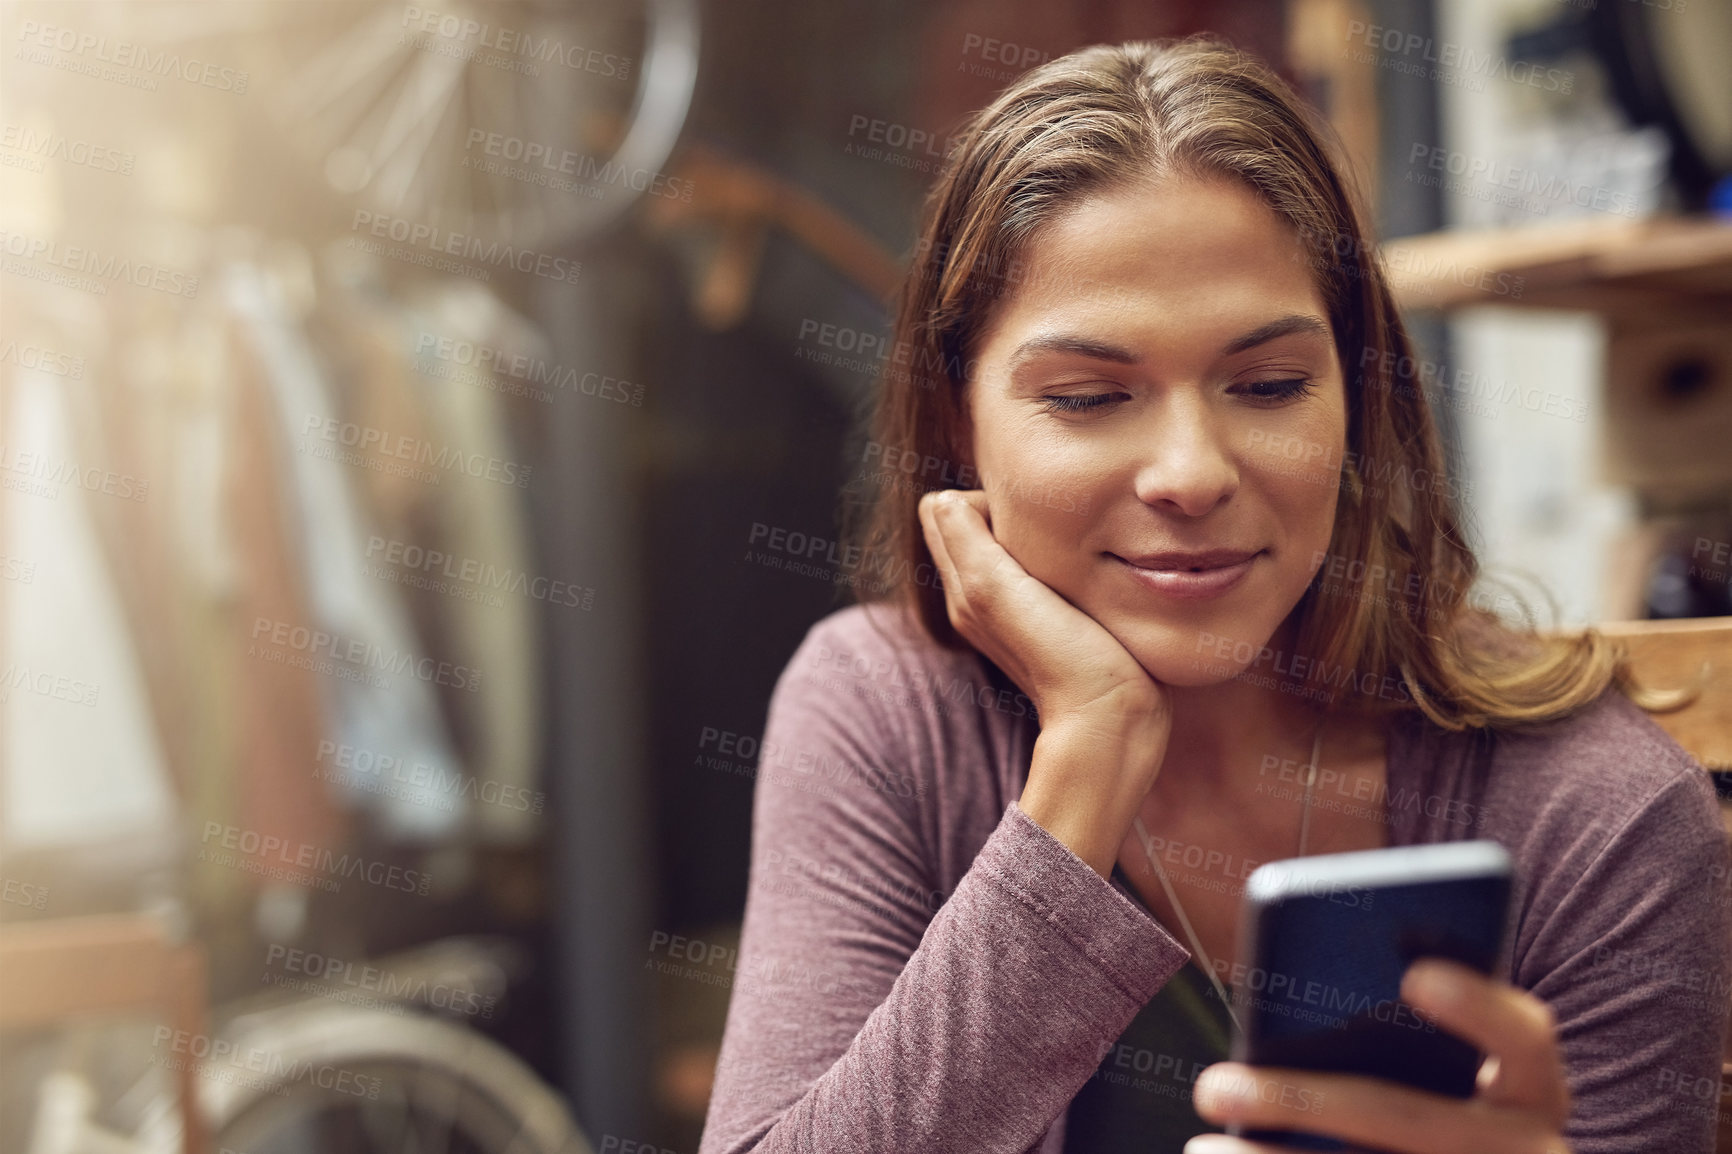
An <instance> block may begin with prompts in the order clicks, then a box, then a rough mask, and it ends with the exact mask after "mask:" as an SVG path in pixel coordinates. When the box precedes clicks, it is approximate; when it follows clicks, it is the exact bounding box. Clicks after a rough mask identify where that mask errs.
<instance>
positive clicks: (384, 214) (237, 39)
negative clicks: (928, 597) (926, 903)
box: [0, 0, 1732, 1154]
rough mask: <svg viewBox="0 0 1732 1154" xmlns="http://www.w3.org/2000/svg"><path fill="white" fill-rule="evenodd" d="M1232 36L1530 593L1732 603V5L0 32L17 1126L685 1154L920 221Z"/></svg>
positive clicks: (425, 15)
mask: <svg viewBox="0 0 1732 1154" xmlns="http://www.w3.org/2000/svg"><path fill="white" fill-rule="evenodd" d="M1199 31H1210V32H1216V33H1219V34H1221V35H1223V36H1225V37H1227V38H1228V39H1230V40H1231V41H1233V42H1234V43H1235V44H1237V45H1238V46H1240V47H1242V48H1244V49H1247V50H1249V51H1251V52H1254V53H1256V54H1257V55H1258V56H1260V57H1262V58H1263V59H1265V60H1266V61H1268V62H1269V63H1270V64H1271V65H1273V66H1274V67H1275V68H1276V69H1277V70H1278V71H1279V72H1280V73H1281V74H1282V75H1283V76H1285V77H1286V78H1287V79H1289V80H1290V81H1291V82H1292V83H1293V84H1294V85H1295V87H1296V88H1297V89H1298V90H1299V91H1300V92H1301V93H1302V94H1304V95H1305V97H1306V98H1307V99H1309V100H1310V101H1312V102H1313V103H1315V104H1316V105H1317V107H1318V108H1319V109H1320V110H1322V112H1323V113H1324V114H1325V115H1326V116H1327V117H1328V119H1329V120H1330V121H1331V122H1332V123H1333V124H1334V125H1335V127H1336V129H1337V130H1338V132H1339V133H1340V135H1341V138H1342V140H1343V141H1344V143H1345V145H1346V148H1347V150H1348V153H1349V155H1350V156H1351V158H1352V161H1353V165H1354V169H1355V172H1354V175H1355V178H1356V179H1358V180H1359V181H1360V182H1361V184H1362V187H1363V189H1364V191H1365V194H1366V197H1367V200H1368V203H1370V204H1371V205H1373V206H1374V208H1375V215H1376V220H1377V225H1378V229H1379V236H1380V237H1381V238H1382V239H1383V241H1384V247H1385V257H1386V260H1387V263H1388V265H1389V267H1390V269H1391V271H1392V274H1393V278H1394V283H1395V285H1396V288H1397V291H1398V293H1399V295H1400V299H1401V302H1402V304H1403V306H1404V308H1405V309H1406V311H1407V314H1408V316H1409V318H1410V320H1411V322H1412V324H1413V326H1414V331H1415V333H1416V335H1417V337H1418V338H1419V340H1420V342H1421V345H1422V346H1423V349H1424V359H1425V361H1426V362H1427V366H1426V368H1425V370H1424V373H1423V382H1424V384H1423V387H1424V388H1425V389H1426V395H1427V397H1428V398H1429V399H1430V400H1431V402H1432V403H1433V406H1434V411H1435V412H1436V414H1437V417H1438V420H1439V423H1440V425H1441V428H1442V429H1443V431H1444V435H1445V439H1446V441H1447V444H1448V447H1449V451H1450V454H1451V459H1452V461H1453V462H1454V467H1455V469H1456V470H1457V481H1458V484H1459V488H1460V491H1461V494H1462V497H1463V503H1464V506H1465V508H1466V510H1467V514H1468V520H1469V524H1470V526H1471V531H1472V533H1473V535H1474V541H1475V544H1476V545H1477V546H1478V547H1479V548H1480V550H1481V551H1482V555H1483V557H1484V558H1485V560H1486V562H1487V563H1488V566H1489V568H1490V569H1491V571H1492V573H1493V574H1494V575H1496V576H1498V577H1499V578H1500V579H1502V580H1505V581H1508V582H1514V583H1516V584H1517V585H1519V586H1520V587H1521V588H1522V590H1523V591H1524V592H1526V593H1530V594H1531V593H1534V592H1536V591H1538V592H1540V593H1541V594H1543V595H1544V596H1549V597H1550V599H1551V602H1552V605H1553V608H1554V614H1553V617H1552V619H1551V623H1553V624H1558V625H1569V624H1581V623H1587V622H1591V621H1612V620H1633V619H1644V618H1694V617H1711V616H1718V615H1725V614H1728V613H1732V601H1729V599H1728V590H1729V585H1728V579H1729V571H1732V449H1729V448H1728V446H1729V445H1732V377H1729V373H1732V337H1729V335H1728V321H1729V319H1732V307H1729V306H1732V222H1729V220H1728V214H1729V213H1732V193H1729V189H1728V182H1727V172H1728V170H1729V169H1732V90H1729V84H1732V81H1729V79H1728V78H1729V76H1732V70H1729V69H1728V68H1727V67H1726V60H1727V58H1728V55H1729V54H1732V2H1729V0H1688V3H1686V2H1685V0H1654V2H1650V3H1642V2H1632V0H1577V2H1566V3H1559V2H1555V0H1522V2H1517V0H1459V2H1452V3H1448V4H1442V3H1430V2H1420V0H1413V2H1395V0H1390V2H1378V3H1373V2H1369V0H1289V2H1286V3H1281V2H1277V0H1223V2H1218V3H1212V4H1204V3H1181V2H1176V0H1172V2H1168V0H1122V2H1121V0H1087V2H1079V3H1074V4H1052V3H1047V2H1036V0H1009V2H999V3H986V2H984V0H960V2H947V0H938V2H930V0H929V2H925V3H918V4H917V3H913V2H911V0H889V2H886V3H882V4H876V5H872V6H865V5H852V6H842V5H836V6H823V5H812V4H808V3H791V2H785V0H745V2H735V3H729V4H725V5H724V4H721V3H715V2H703V0H586V2H585V3H582V4H578V3H567V2H562V0H499V2H491V3H489V2H479V0H467V2H465V0H429V3H428V4H426V5H420V6H418V5H407V4H401V3H397V2H395V0H343V2H332V0H220V2H219V0H209V2H191V3H188V2H181V0H131V2H107V0H105V2H94V0H93V2H88V3H84V2H65V3H25V2H16V0H6V2H5V3H3V4H0V41H3V44H4V53H3V56H0V261H3V264H0V781H3V790H0V882H3V887H4V892H3V895H0V896H3V898H4V900H3V901H0V967H4V971H3V972H0V1030H4V1035H3V1036H0V1149H3V1150H5V1151H27V1152H28V1154H74V1152H79V1151H87V1150H88V1151H105V1152H117V1154H124V1152H126V1151H139V1152H143V1151H162V1152H164V1154H167V1152H168V1151H179V1150H183V1149H189V1150H195V1149H196V1150H208V1151H215V1150H219V1149H224V1150H237V1151H240V1150H244V1151H249V1152H252V1154H275V1152H287V1151H349V1150H390V1151H416V1152H420V1151H428V1152H432V1151H440V1152H445V1151H450V1152H457V1151H468V1150H507V1149H510V1150H514V1151H534V1150H543V1149H545V1150H568V1151H585V1150H589V1149H595V1150H599V1151H608V1150H615V1151H622V1152H631V1151H639V1150H643V1151H656V1152H659V1154H668V1152H670V1151H671V1152H677V1154H692V1152H694V1151H695V1150H696V1148H697V1145H698V1139H699V1134H700V1130H701V1126H702V1121H703V1117H704V1111H705V1108H706V1103H707V1100H708V1094H709V1087H710V1080H711V1076H712V1072H713V1068H714V1062H715V1054H716V1049H717V1045H718V1043H719V1039H720V1036H721V1031H722V1026H723V1022H724V1020H725V1015H726V1011H727V1000H728V990H729V986H730V982H731V979H732V970H733V964H734V956H735V955H734V949H735V946H736V944H737V930H738V924H739V919H740V915H741V912H742V909H743V906H744V900H745V884H746V876H747V863H748V850H749V844H750V840H749V839H750V832H751V831H750V818H751V801H752V790H753V785H754V775H755V772H756V767H757V758H758V752H759V751H758V738H759V735H760V734H761V732H762V728H763V722H764V712H765V707H766V704H767V701H768V696H769V692H770V689H771V687H772V685H773V684H774V682H775V679H776V677H777V675H778V674H779V673H780V671H781V669H782V667H783V665H784V663H785V662H786V661H787V659H788V657H789V655H790V654H791V653H792V652H793V650H794V648H795V646H796V645H797V644H798V642H799V641H800V639H801V637H802V636H803V635H804V632H805V630H806V629H807V627H808V626H809V625H810V624H811V623H812V622H814V621H815V620H817V619H818V618H820V617H822V616H823V615H825V614H826V613H828V612H831V611H832V610H834V609H836V608H839V607H840V606H842V605H843V604H846V603H847V602H848V600H849V599H850V588H851V583H852V578H853V577H854V576H855V575H854V574H852V573H850V572H849V571H848V570H847V568H846V567H845V566H844V564H843V563H842V559H841V558H840V557H839V555H838V554H837V552H836V551H835V550H834V549H833V548H832V543H833V542H834V541H835V540H836V538H837V535H838V527H839V516H840V513H841V510H842V507H843V504H844V503H845V502H847V501H851V500H860V499H863V498H864V497H865V496H866V495H868V494H869V493H870V492H871V491H872V489H873V487H874V486H875V485H878V484H882V483H885V482H886V481H887V480H888V481H890V482H892V483H894V482H896V481H897V480H898V476H897V474H896V473H895V470H896V469H898V468H899V467H900V466H898V465H897V464H896V463H894V462H887V461H885V460H883V459H882V453H881V452H878V453H874V452H873V451H872V450H873V448H874V447H873V446H867V445H866V444H865V442H864V438H863V433H862V430H861V427H860V421H861V419H862V418H863V416H864V414H865V412H866V407H867V406H868V404H869V403H870V400H871V397H872V394H873V390H874V387H875V383H876V380H877V377H878V374H879V373H880V371H881V370H882V369H883V368H884V367H886V366H887V365H888V364H889V340H888V325H889V317H888V313H887V309H886V302H887V299H888V297H889V295H890V293H892V292H893V291H894V288H895V285H896V282H897V278H898V276H899V275H900V270H901V269H902V268H903V267H904V263H905V261H906V259H907V256H908V254H909V252H910V249H911V245H912V241H913V232H914V227H915V220H916V214H917V210H918V207H919V204H920V201H921V198H922V196H923V194H924V192H925V190H926V189H927V187H928V186H929V184H930V183H931V181H932V179H933V176H934V174H935V173H936V171H937V169H938V166H939V165H940V163H941V162H942V159H943V157H944V155H945V151H946V147H947V141H948V140H949V138H950V137H951V135H952V134H953V133H954V132H955V131H956V130H957V128H958V127H959V126H960V124H961V123H962V121H963V119H964V118H965V117H966V115H967V114H968V113H969V112H970V111H972V110H974V109H976V108H978V107H980V106H982V105H983V104H985V103H986V102H987V101H989V100H990V98H991V97H992V96H993V95H994V93H995V92H997V91H998V90H999V89H1000V88H1002V87H1003V86H1004V85H1005V84H1006V83H1007V82H1009V81H1010V80H1012V79H1013V78H1014V77H1016V76H1017V75H1019V74H1020V73H1021V72H1023V71H1024V70H1026V69H1027V68H1029V67H1032V66H1034V65H1035V64H1038V63H1040V62H1043V61H1045V60H1048V59H1051V58H1053V57H1055V56H1058V55H1062V54H1063V53H1065V52H1067V51H1070V50H1072V49H1074V48H1077V47H1081V46H1084V45H1087V44H1092V43H1099V42H1106V41H1120V40H1126V39H1137V38H1149V37H1165V36H1179V35H1185V34H1189V33H1193V32H1199ZM1487 595H1488V596H1490V595H1491V594H1487ZM1710 768H1716V767H1714V766H1710ZM1719 768H1726V767H1719ZM189 1122H190V1123H192V1124H189Z"/></svg>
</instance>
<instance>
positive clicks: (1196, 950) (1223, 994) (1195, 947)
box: [1132, 721, 1323, 1029]
mask: <svg viewBox="0 0 1732 1154" xmlns="http://www.w3.org/2000/svg"><path fill="white" fill-rule="evenodd" d="M1322 749H1323V723H1322V722H1321V721H1319V722H1318V723H1317V736H1316V738H1315V739H1314V740H1313V741H1312V742H1311V761H1310V763H1309V764H1308V765H1307V766H1306V767H1305V808H1304V810H1303V812H1302V813H1301V814H1300V818H1299V853H1298V856H1299V857H1304V856H1305V846H1306V843H1307V842H1308V841H1309V840H1310V835H1311V791H1312V787H1313V786H1314V785H1315V784H1316V781H1317V755H1318V753H1319V752H1321V750H1322ZM1132 824H1133V825H1134V826H1136V830H1137V838H1138V840H1139V841H1141V842H1142V844H1143V854H1144V856H1145V857H1147V858H1148V859H1149V865H1151V866H1153V867H1154V871H1155V877H1156V878H1158V879H1159V880H1160V883H1161V889H1162V890H1163V891H1164V892H1165V893H1166V895H1167V901H1168V902H1170V903H1172V907H1173V913H1175V914H1177V915H1178V918H1179V927H1180V928H1181V929H1183V930H1184V931H1185V940H1186V941H1188V942H1189V943H1190V945H1191V953H1193V954H1194V955H1196V956H1197V957H1198V958H1199V959H1201V961H1202V963H1203V972H1204V973H1206V974H1208V975H1209V981H1210V982H1211V983H1213V984H1214V987H1215V993H1216V995H1217V996H1218V997H1219V998H1220V999H1221V1004H1222V1005H1223V1006H1226V1007H1227V1017H1229V1018H1231V1019H1232V1020H1233V1028H1234V1029H1239V1028H1240V1026H1239V1016H1238V1015H1237V1014H1235V1013H1234V1012H1233V1000H1232V999H1231V998H1230V997H1228V996H1227V987H1226V986H1224V985H1223V984H1222V983H1221V977H1220V975H1219V974H1217V973H1216V972H1215V964H1214V962H1213V961H1211V960H1210V958H1209V952H1208V951H1207V950H1205V949H1204V948H1203V943H1202V941H1201V939H1199V938H1198V937H1197V931H1196V930H1195V929H1193V928H1192V927H1191V919H1190V918H1189V917H1187V916H1186V915H1185V907H1184V906H1183V905H1182V904H1180V902H1179V895H1178V894H1176V893H1174V892H1173V883H1171V882H1169V881H1168V880H1167V871H1166V870H1164V869H1162V868H1161V863H1160V859H1158V858H1157V857H1156V856H1155V850H1154V845H1153V842H1154V839H1153V838H1151V837H1150V836H1149V831H1148V830H1147V829H1146V828H1145V827H1144V826H1143V818H1142V815H1141V814H1138V815H1137V817H1136V819H1135V821H1133V822H1132Z"/></svg>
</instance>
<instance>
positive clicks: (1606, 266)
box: [1381, 217, 1732, 320]
mask: <svg viewBox="0 0 1732 1154" xmlns="http://www.w3.org/2000/svg"><path fill="white" fill-rule="evenodd" d="M1381 251H1382V254H1383V257H1384V262H1385V265H1386V267H1387V268H1388V269H1389V274H1390V288H1391V291H1392V292H1393V293H1394V294H1395V299H1396V303H1397V304H1398V305H1400V306H1401V308H1403V309H1404V310H1406V309H1453V308H1460V307H1462V306H1465V305H1486V304H1489V305H1506V306H1513V307H1526V308H1559V309H1585V310H1588V311H1592V312H1600V313H1606V314H1612V315H1626V314H1644V315H1653V314H1662V315H1665V316H1668V317H1671V318H1673V319H1682V318H1683V317H1686V316H1688V317H1695V316H1701V317H1702V318H1703V319H1707V318H1708V317H1717V318H1719V319H1722V320H1724V319H1725V318H1727V317H1728V316H1732V220H1725V219H1716V218H1711V217H1653V218H1649V219H1645V220H1624V219H1613V218H1605V219H1593V220H1573V221H1565V222H1559V223H1556V224H1547V225H1537V226H1527V227H1523V228H1504V229H1484V230H1476V231H1449V232H1436V233H1427V234H1425V235H1422V236H1413V237H1398V238H1396V239H1393V240H1390V241H1389V242H1387V243H1385V244H1384V245H1383V246H1382V249H1381Z"/></svg>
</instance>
